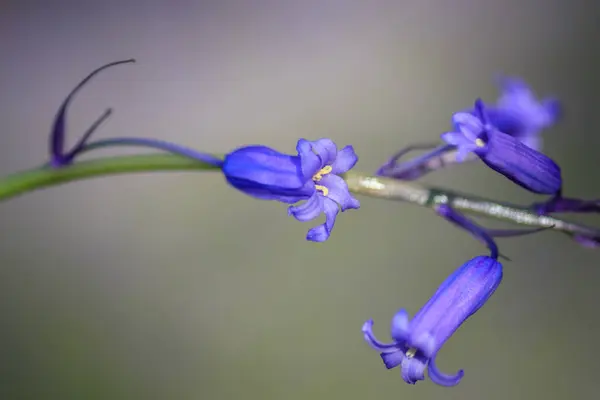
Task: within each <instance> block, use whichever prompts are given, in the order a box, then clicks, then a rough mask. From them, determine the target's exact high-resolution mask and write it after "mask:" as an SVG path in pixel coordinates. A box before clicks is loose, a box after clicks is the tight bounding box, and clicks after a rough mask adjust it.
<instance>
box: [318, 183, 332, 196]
mask: <svg viewBox="0 0 600 400" xmlns="http://www.w3.org/2000/svg"><path fill="white" fill-rule="evenodd" d="M315 189H317V190H320V191H321V192H322V193H323V196H327V195H328V194H329V189H327V188H326V187H325V186H321V185H315Z"/></svg>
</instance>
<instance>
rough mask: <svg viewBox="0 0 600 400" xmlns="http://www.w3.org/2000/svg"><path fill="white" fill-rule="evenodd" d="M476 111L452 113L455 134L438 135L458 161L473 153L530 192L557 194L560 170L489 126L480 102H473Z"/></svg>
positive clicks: (559, 187) (543, 156)
mask: <svg viewBox="0 0 600 400" xmlns="http://www.w3.org/2000/svg"><path fill="white" fill-rule="evenodd" d="M475 110H476V113H475V114H471V113H466V112H460V113H456V114H454V116H453V121H454V125H455V128H456V131H455V132H446V133H444V134H442V135H441V137H442V139H443V140H444V141H445V142H446V143H448V144H451V145H454V146H456V148H457V150H458V153H457V160H458V161H460V160H463V159H465V157H466V156H467V154H468V153H470V152H473V153H475V154H476V155H477V156H479V158H481V160H482V161H483V162H484V163H485V164H486V165H487V166H488V167H490V168H492V169H493V170H495V171H496V172H498V173H500V174H502V175H504V176H505V177H507V178H508V179H510V180H511V181H513V182H515V183H516V184H518V185H519V186H521V187H523V188H525V189H527V190H529V191H531V192H533V193H538V194H556V193H558V192H560V190H561V187H562V177H561V171H560V167H559V166H558V165H557V164H556V163H555V162H554V161H553V160H552V159H550V158H549V157H547V156H546V155H544V154H542V153H540V152H539V151H536V150H534V149H532V148H530V147H529V146H526V145H524V144H523V143H521V142H520V141H519V140H518V139H516V138H514V137H513V136H510V135H507V134H506V133H503V132H501V131H499V130H498V129H497V128H496V127H494V126H493V125H491V124H490V123H489V120H488V117H487V113H486V109H485V105H484V104H483V101H481V100H477V101H476V102H475Z"/></svg>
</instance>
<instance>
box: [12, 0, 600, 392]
mask: <svg viewBox="0 0 600 400" xmlns="http://www.w3.org/2000/svg"><path fill="white" fill-rule="evenodd" d="M599 18H600V13H599V11H598V9H597V8H596V7H595V4H594V2H586V1H583V0H582V1H576V0H572V1H569V2H566V1H557V0H504V1H475V0H454V1H444V0H437V1H427V0H413V1H401V0H397V1H391V0H390V1H375V0H374V1H370V2H366V1H353V0H348V1H343V0H331V1H328V0H304V1H300V0H298V1H291V0H288V1H284V0H280V1H262V0H246V1H244V0H239V1H227V0H220V1H216V0H215V1H163V2H157V1H145V2H142V1H141V0H140V1H125V0H122V1H118V2H117V1H96V2H92V1H75V0H73V1H58V0H54V1H41V0H40V1H29V0H20V1H12V2H11V1H6V0H5V1H2V2H0V54H1V58H0V104H1V107H0V121H2V133H1V135H0V173H2V174H8V173H11V172H14V171H17V170H20V169H25V168H29V167H33V166H35V165H38V164H39V163H41V162H43V161H45V160H46V159H47V134H48V131H49V128H50V123H51V121H52V118H53V116H54V113H55V111H56V109H57V107H58V105H59V103H60V102H61V101H62V99H63V98H64V96H65V95H66V94H67V93H68V92H69V91H70V90H71V89H72V88H73V86H74V85H75V84H76V83H77V82H78V81H79V80H80V79H81V78H83V77H84V76H85V75H86V74H87V73H89V72H90V71H91V70H93V69H95V68H96V67H98V66H100V65H102V64H104V63H107V62H110V61H114V60H118V59H124V58H130V57H135V58H137V59H138V63H137V64H134V65H125V66H119V67H116V68H114V69H111V70H109V71H106V72H104V73H103V74H102V75H100V76H99V77H98V78H97V79H95V80H94V82H93V83H92V84H90V85H89V86H88V87H86V89H85V90H84V91H83V92H82V93H81V94H80V95H79V96H78V97H77V99H76V101H75V103H74V105H73V107H72V108H71V111H70V115H69V120H68V124H69V135H70V138H71V140H74V139H75V138H76V137H77V136H79V135H80V134H81V133H82V132H83V130H84V129H85V128H86V127H87V126H88V125H89V124H90V123H91V121H93V120H94V119H95V118H96V117H97V116H98V115H99V114H100V113H101V112H102V111H103V110H104V109H105V108H106V107H107V106H112V107H114V108H115V110H116V112H115V114H114V115H113V117H112V118H111V119H110V121H109V122H108V123H107V124H106V125H104V126H103V127H102V129H101V130H100V131H99V132H98V136H102V137H111V136H118V135H134V136H145V137H154V138H161V139H166V140H170V141H175V142H178V143H181V144H186V145H189V146H193V147H196V148H198V149H202V150H207V151H214V152H226V151H227V150H230V149H232V148H234V147H236V146H239V145H242V144H249V143H262V144H266V145H270V146H273V147H276V148H278V149H280V150H284V151H292V150H293V149H294V146H295V141H296V140H297V139H298V138H299V137H307V138H313V139H314V138H318V137H322V136H328V137H331V138H333V139H334V140H335V141H337V142H338V144H340V145H345V144H353V145H354V146H355V148H356V149H357V151H358V152H359V155H360V162H359V164H358V167H357V168H360V169H362V170H373V169H375V168H376V167H377V166H378V165H379V164H380V163H381V162H382V161H384V160H385V159H386V158H387V157H388V155H389V154H390V153H391V152H393V151H394V150H395V149H398V148H400V147H402V146H404V145H407V144H409V143H412V142H417V141H430V140H431V139H435V138H437V136H438V135H439V134H440V133H441V132H443V131H445V130H446V129H448V127H449V123H448V121H449V118H450V116H451V114H452V113H453V112H455V111H457V110H459V109H462V108H464V107H465V106H469V105H470V104H471V103H472V101H473V100H474V99H475V98H476V97H478V96H481V97H483V98H484V99H486V100H489V101H493V100H494V99H495V96H496V94H497V92H496V89H495V87H494V85H493V83H492V80H491V79H492V77H493V76H494V74H495V73H502V72H504V73H508V74H515V75H519V76H522V77H524V78H525V79H527V80H528V82H530V83H531V84H532V85H533V87H534V88H535V89H536V91H537V92H538V93H539V94H541V95H544V94H556V95H558V96H560V98H561V99H563V100H564V103H565V105H566V114H565V115H566V119H565V120H564V123H562V124H561V125H560V126H559V127H557V128H555V129H553V130H551V131H548V132H546V133H545V139H546V140H545V144H546V146H545V150H546V151H547V153H548V154H549V155H551V156H552V157H554V158H555V159H556V160H557V161H558V162H559V163H560V164H561V165H562V167H563V169H564V179H565V182H566V192H567V194H569V195H573V196H580V197H588V198H593V197H600V184H599V183H598V181H599V180H598V168H599V167H600V161H599V159H598V155H597V149H598V148H599V146H600V135H599V134H598V132H599V131H600V113H598V104H599V100H600V99H599V94H598V93H599V89H600V83H599V81H598V80H597V73H598V71H599V70H600V61H599V60H600V57H599V55H600V53H599V45H598V37H600V28H599V26H598V20H599ZM427 181H428V182H432V183H435V184H439V185H446V186H451V187H454V188H456V189H460V190H463V191H471V192H473V193H477V194H480V195H485V196H487V197H493V198H498V199H502V200H510V201H514V202H523V203H527V202H530V201H532V200H534V197H533V196H531V195H529V194H527V193H524V192H523V191H522V190H520V189H519V188H517V187H516V186H514V185H512V184H511V183H510V182H508V181H507V180H505V179H502V178H501V177H499V176H498V175H497V174H495V173H493V172H490V171H488V170H487V169H485V168H483V167H480V166H479V167H478V166H471V167H464V168H463V167H460V168H455V169H453V170H450V171H446V172H442V173H439V174H435V175H434V176H430V177H428V178H427ZM361 200H362V208H361V210H360V211H350V212H348V213H345V214H344V215H343V216H341V218H339V219H338V222H337V225H336V228H335V232H334V234H333V236H332V237H331V239H330V240H329V241H328V242H327V243H326V244H313V243H309V242H305V241H304V235H305V234H306V231H307V229H308V228H309V227H310V226H311V225H309V224H301V223H298V222H296V221H295V220H293V219H292V218H290V217H287V216H286V210H285V207H284V206H283V205H280V204H276V203H268V202H260V201H257V200H253V199H251V198H248V197H245V196H243V195H242V194H240V193H237V192H236V191H234V190H232V189H231V188H229V187H227V186H226V184H225V183H224V182H223V179H222V178H221V177H220V176H218V174H212V175H208V174H206V175H202V174H200V173H197V174H192V173H181V174H178V173H169V174H151V175H135V176H134V175H131V176H121V177H110V178H105V179H96V180H93V181H87V182H80V183H74V184H70V185H66V186H62V187H56V188H51V189H48V190H44V191H40V192H36V193H32V194H28V195H26V196H23V197H20V198H18V199H15V200H12V201H9V202H6V203H3V204H2V205H1V206H0V229H1V230H2V240H1V241H0V317H1V318H0V398H2V399H210V400H219V399H238V398H243V399H251V400H252V399H257V400H258V399H261V400H263V399H277V400H293V399H326V400H332V399H344V400H350V399H380V398H381V399H385V398H408V397H409V396H410V398H413V399H414V398H418V399H424V400H425V399H438V398H444V399H461V400H471V399H472V400H481V399H485V400H496V399H534V398H535V399H537V398H545V399H561V400H562V399H565V398H567V397H569V398H594V397H595V396H596V395H597V393H598V389H600V382H599V381H598V379H597V377H596V376H595V375H596V371H597V370H598V368H600V361H598V357H597V356H598V347H597V340H596V338H597V337H598V336H599V335H600V315H599V312H598V308H597V304H598V300H597V299H598V295H597V289H596V288H597V285H598V283H600V265H599V264H600V263H599V260H600V253H599V252H598V251H593V250H588V249H583V248H580V247H578V246H577V245H576V244H575V243H574V242H572V241H571V240H569V239H568V238H567V237H566V236H563V235H561V234H557V233H553V232H548V233H542V234H539V235H536V236H533V237H525V238H520V239H513V240H504V241H502V243H501V244H502V251H503V252H504V253H505V254H507V255H509V256H510V257H511V258H512V259H513V260H514V261H513V262H511V263H506V264H505V279H504V282H503V284H502V285H501V287H500V289H499V290H498V291H497V293H496V294H495V295H494V296H493V297H492V299H491V300H490V301H489V303H488V304H487V305H486V306H485V307H484V308H483V309H482V310H481V311H480V312H479V313H478V314H477V315H476V316H475V317H473V318H472V319H471V320H469V321H468V323H467V324H466V325H464V326H463V327H462V328H461V329H460V330H459V332H458V333H457V334H456V335H455V336H454V337H452V338H451V340H450V341H449V342H448V343H447V345H446V346H445V347H444V349H443V351H442V352H441V354H440V357H439V360H438V362H439V366H440V367H441V368H443V370H445V371H447V372H454V371H455V370H456V369H458V368H464V369H465V370H466V376H465V378H464V380H463V382H462V383H461V384H460V385H459V386H458V387H456V388H452V389H444V388H441V387H437V386H435V385H434V384H432V383H431V382H429V381H426V382H420V383H419V384H418V385H416V386H408V385H406V384H404V383H403V381H402V380H401V378H400V376H399V371H398V370H393V371H387V370H385V368H384V367H383V365H382V363H381V360H380V359H379V356H378V355H377V354H376V353H375V352H374V351H372V350H371V349H369V348H368V347H367V345H366V344H365V343H363V341H362V335H361V333H360V327H361V325H362V324H363V322H364V321H365V320H366V319H368V318H373V319H374V320H375V329H376V332H377V334H378V335H379V336H381V337H382V338H385V337H386V336H387V335H388V326H389V320H390V318H391V316H392V315H393V314H394V312H396V311H397V309H398V308H400V307H406V308H407V309H408V310H409V311H410V312H411V313H414V312H416V311H417V310H418V308H419V307H420V306H421V305H422V304H423V303H424V302H425V301H426V300H427V298H428V297H429V296H430V295H431V294H432V292H433V291H434V289H435V288H436V287H437V285H438V284H439V283H440V282H441V281H442V280H443V279H445V277H446V276H447V275H448V274H449V273H450V272H451V271H452V270H453V269H455V268H456V267H458V266H459V265H460V264H462V263H463V262H464V261H465V260H467V259H469V258H471V257H473V256H475V255H479V254H482V253H483V252H484V249H483V248H482V247H481V246H480V244H479V243H478V242H476V241H474V240H472V239H470V238H469V237H468V236H467V235H466V234H465V233H462V232H461V231H459V230H457V229H456V228H454V227H452V226H451V225H450V224H448V223H446V222H445V221H443V220H441V219H439V218H437V217H435V216H434V215H433V214H432V213H431V212H430V211H429V210H427V209H421V208H417V207H416V206H412V205H406V204H400V203H392V202H386V201H383V200H375V199H370V198H361ZM592 221H593V222H596V223H598V222H600V221H598V219H596V220H592Z"/></svg>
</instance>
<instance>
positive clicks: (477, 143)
mask: <svg viewBox="0 0 600 400" xmlns="http://www.w3.org/2000/svg"><path fill="white" fill-rule="evenodd" d="M475 146H477V147H485V142H484V141H483V140H481V139H479V138H477V139H475Z"/></svg>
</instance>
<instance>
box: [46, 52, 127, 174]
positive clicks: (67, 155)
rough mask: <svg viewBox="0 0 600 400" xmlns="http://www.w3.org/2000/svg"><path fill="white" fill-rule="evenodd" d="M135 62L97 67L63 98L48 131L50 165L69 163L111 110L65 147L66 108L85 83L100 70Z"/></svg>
mask: <svg viewBox="0 0 600 400" xmlns="http://www.w3.org/2000/svg"><path fill="white" fill-rule="evenodd" d="M133 62H135V60H134V59H129V60H124V61H115V62H112V63H109V64H106V65H103V66H101V67H100V68H97V69H96V70H94V71H92V72H91V73H90V74H89V75H88V76H86V77H85V78H84V79H83V80H82V81H81V82H79V84H78V85H77V86H75V88H74V89H73V90H72V91H71V93H69V95H68V96H67V97H66V98H65V100H64V101H63V103H62V104H61V105H60V107H59V109H58V112H57V113H56V116H55V117H54V123H53V124H52V131H51V133H50V166H52V167H55V168H59V167H64V166H66V165H69V164H71V163H72V162H73V160H74V159H75V156H76V155H77V154H79V152H80V151H81V150H82V148H83V147H85V145H86V142H87V141H88V139H89V138H90V136H91V135H92V133H94V131H95V130H96V129H97V128H98V127H99V126H100V124H102V122H104V121H105V120H106V118H108V117H109V115H110V114H111V112H112V110H111V109H108V110H106V111H105V112H104V113H103V114H102V115H101V116H100V117H99V118H98V119H97V120H96V121H95V122H94V123H93V124H92V125H91V126H90V128H88V130H87V131H86V132H85V133H84V134H83V136H82V137H81V138H80V139H79V141H77V143H76V144H75V146H73V147H72V148H71V150H66V149H65V141H66V118H67V108H68V107H69V105H70V104H71V101H72V100H73V98H74V97H75V95H76V94H77V92H79V90H81V88H83V87H84V86H85V84H87V83H88V82H89V81H90V80H91V79H92V78H93V77H94V76H96V75H97V74H98V73H100V72H101V71H103V70H105V69H108V68H110V67H113V66H115V65H119V64H128V63H133Z"/></svg>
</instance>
